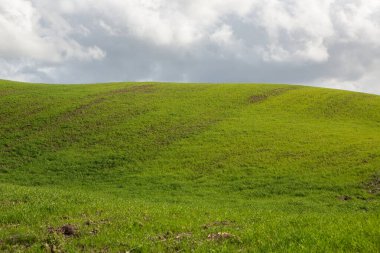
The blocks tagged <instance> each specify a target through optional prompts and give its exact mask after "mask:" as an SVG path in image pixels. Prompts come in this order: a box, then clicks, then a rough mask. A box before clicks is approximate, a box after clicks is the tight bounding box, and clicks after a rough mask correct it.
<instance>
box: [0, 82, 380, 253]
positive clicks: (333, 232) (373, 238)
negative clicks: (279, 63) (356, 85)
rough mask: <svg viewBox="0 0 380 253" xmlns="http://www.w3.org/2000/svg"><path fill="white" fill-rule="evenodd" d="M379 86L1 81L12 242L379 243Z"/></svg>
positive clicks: (345, 248) (14, 245)
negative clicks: (373, 91) (374, 90)
mask: <svg viewBox="0 0 380 253" xmlns="http://www.w3.org/2000/svg"><path fill="white" fill-rule="evenodd" d="M379 193H380V96H376V95H368V94H361V93H354V92H347V91H339V90H330V89H321V88H312V87H304V86H289V85H260V84H252V85H248V84H219V85H215V84H165V83H114V84H96V85H45V84H25V83H16V82H10V81H0V251H5V252H25V251H26V252H44V251H45V252H78V251H84V252H128V251H130V252H189V251H195V252H273V251H275V252H380V194H379Z"/></svg>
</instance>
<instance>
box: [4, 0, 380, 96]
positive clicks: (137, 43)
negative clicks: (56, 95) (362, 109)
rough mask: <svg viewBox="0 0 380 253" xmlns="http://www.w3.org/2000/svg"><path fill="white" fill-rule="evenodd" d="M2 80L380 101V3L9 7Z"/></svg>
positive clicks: (233, 0) (109, 1) (234, 1)
mask: <svg viewBox="0 0 380 253" xmlns="http://www.w3.org/2000/svg"><path fill="white" fill-rule="evenodd" d="M0 79H10V80H19V81H28V82H45V83H95V82H96V83H98V82H115V81H171V82H215V83H227V82H228V83H231V82H233V83H237V82H239V83H240V82H245V83H264V82H265V83H291V84H306V85H313V86H321V87H331V88H337V89H347V90H354V91H360V92H368V93H376V94H380V1H379V0H265V1H263V0H207V1H205V0H176V1H173V0H80V1H79V0H54V1H52V0H0Z"/></svg>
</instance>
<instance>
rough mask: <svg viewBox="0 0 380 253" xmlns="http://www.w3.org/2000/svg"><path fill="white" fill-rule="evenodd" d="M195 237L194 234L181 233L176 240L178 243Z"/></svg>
mask: <svg viewBox="0 0 380 253" xmlns="http://www.w3.org/2000/svg"><path fill="white" fill-rule="evenodd" d="M192 236H193V234H192V233H179V234H177V235H176V236H175V237H174V238H175V239H176V240H178V241H182V240H184V239H188V238H191V237H192Z"/></svg>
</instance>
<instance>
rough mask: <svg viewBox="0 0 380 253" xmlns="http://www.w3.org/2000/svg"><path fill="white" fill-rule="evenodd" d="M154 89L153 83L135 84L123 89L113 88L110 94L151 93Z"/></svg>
mask: <svg viewBox="0 0 380 253" xmlns="http://www.w3.org/2000/svg"><path fill="white" fill-rule="evenodd" d="M154 90H155V86H154V85H153V84H144V85H136V86H131V87H127V88H123V89H118V90H113V91H111V94H123V93H152V92H154Z"/></svg>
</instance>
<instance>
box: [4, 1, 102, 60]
mask: <svg viewBox="0 0 380 253" xmlns="http://www.w3.org/2000/svg"><path fill="white" fill-rule="evenodd" d="M41 22H47V23H48V24H47V25H46V26H42V25H41ZM0 27H1V29H0V38H1V40H0V57H1V58H4V59H21V61H25V59H33V60H36V61H43V62H61V61H65V60H68V59H80V60H88V59H92V58H93V59H101V58H102V57H104V56H105V53H104V52H102V50H101V49H100V48H98V47H96V46H91V47H83V46H82V45H80V44H79V43H78V42H76V41H75V40H74V39H72V38H70V32H72V30H73V29H72V28H71V26H70V25H69V24H68V23H67V22H66V21H65V19H64V18H63V17H62V16H60V15H59V13H48V12H46V11H44V10H40V9H36V8H35V7H34V6H33V5H32V3H31V2H30V1H26V0H12V1H0ZM80 29H82V30H83V26H82V27H80Z"/></svg>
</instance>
